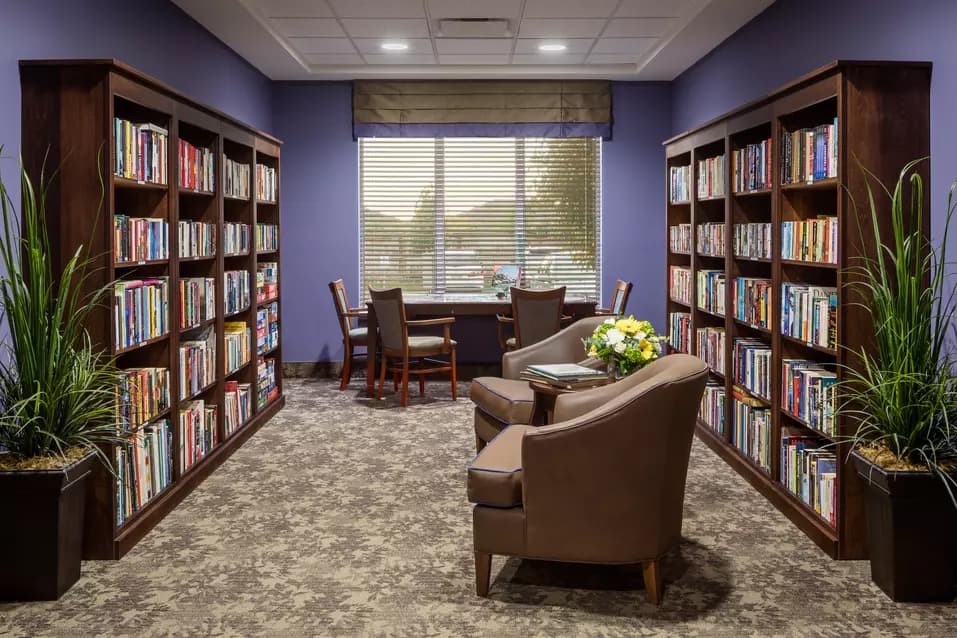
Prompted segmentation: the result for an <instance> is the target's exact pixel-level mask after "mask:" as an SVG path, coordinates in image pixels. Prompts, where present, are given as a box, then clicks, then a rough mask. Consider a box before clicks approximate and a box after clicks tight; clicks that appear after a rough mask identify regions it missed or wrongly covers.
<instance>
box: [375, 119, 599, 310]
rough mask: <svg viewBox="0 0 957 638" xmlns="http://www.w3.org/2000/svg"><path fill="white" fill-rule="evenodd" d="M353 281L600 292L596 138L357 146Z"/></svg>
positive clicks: (410, 287) (392, 141) (443, 288)
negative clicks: (506, 277)
mask: <svg viewBox="0 0 957 638" xmlns="http://www.w3.org/2000/svg"><path fill="white" fill-rule="evenodd" d="M359 172H360V185H359V187H360V194H359V198H360V258H361V267H360V278H361V282H360V283H361V287H362V294H363V298H364V299H365V298H366V297H367V296H368V292H367V291H368V289H369V288H391V287H393V286H399V287H401V288H402V289H403V290H404V291H405V292H407V293H454V292H482V291H491V290H495V282H493V274H494V273H495V272H496V270H497V269H498V267H500V266H502V265H517V266H519V268H520V269H521V272H522V279H523V280H522V282H521V283H522V285H524V286H525V287H530V288H551V287H555V286H567V287H568V294H569V295H576V296H592V297H595V298H597V297H598V293H599V277H600V272H599V264H600V263H601V255H600V245H601V241H600V239H601V238H600V229H601V212H600V211H601V140H600V138H597V137H589V138H360V140H359Z"/></svg>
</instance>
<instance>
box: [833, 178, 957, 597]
mask: <svg viewBox="0 0 957 638" xmlns="http://www.w3.org/2000/svg"><path fill="white" fill-rule="evenodd" d="M919 162H920V161H919V160H918V161H915V162H911V163H909V164H907V165H906V166H905V167H904V169H903V170H902V171H901V173H900V176H899V178H898V180H897V184H896V185H895V187H894V190H893V192H891V191H889V190H888V189H887V188H886V187H885V186H884V185H883V184H880V182H879V180H877V179H876V178H875V177H874V176H873V175H872V174H869V173H866V172H865V174H866V181H867V193H868V205H869V208H870V222H871V223H870V226H869V227H867V228H863V229H862V232H867V231H871V232H873V235H874V240H875V244H874V245H875V246H876V249H875V250H874V251H873V254H868V255H866V256H865V257H864V258H863V259H862V260H861V262H860V263H858V264H856V265H854V266H852V267H851V268H849V269H848V275H849V276H850V278H851V281H850V282H849V284H848V285H849V286H850V287H851V288H852V289H853V290H855V291H856V292H857V293H859V301H860V305H861V306H862V307H863V308H866V312H868V313H869V315H870V318H871V322H872V324H873V331H874V341H873V348H872V349H870V350H866V349H862V350H861V351H859V352H853V353H850V354H851V355H852V356H853V357H854V358H856V359H857V362H856V364H855V365H853V366H848V367H847V368H846V370H845V381H844V383H843V384H842V392H843V395H842V397H843V400H842V407H841V411H842V412H843V413H844V414H846V415H847V416H849V417H850V418H852V419H853V420H854V421H855V422H856V424H857V428H856V432H855V434H854V435H853V436H852V437H850V442H851V444H852V449H853V453H852V456H853V459H854V464H855V467H856V468H857V472H858V473H859V474H860V475H861V476H862V477H863V478H864V480H865V482H866V491H867V494H866V499H865V502H866V511H867V528H868V551H869V554H870V560H871V577H872V579H873V581H874V582H875V583H876V584H877V585H878V586H879V587H880V588H881V589H882V590H883V591H884V592H885V593H886V594H887V595H888V596H890V597H891V598H892V599H894V600H895V601H931V600H936V601H949V600H953V599H954V597H955V595H957V589H955V585H957V545H955V543H954V540H955V538H957V376H955V374H957V367H955V363H957V357H955V346H954V340H953V339H954V337H955V336H957V331H955V323H954V316H955V311H957V306H955V290H954V283H953V280H952V278H951V276H949V275H948V273H947V268H948V266H951V267H952V265H949V264H948V263H947V259H946V257H947V255H946V251H947V240H948V237H949V232H950V222H951V219H952V217H953V214H954V209H955V204H954V203H953V197H954V191H955V187H957V182H955V184H954V185H953V186H951V190H950V196H949V197H948V201H947V215H946V219H945V223H944V231H943V237H941V238H940V242H939V244H937V245H936V246H935V245H932V244H931V242H930V240H929V239H928V237H927V236H926V235H925V232H924V226H925V221H926V219H925V217H924V215H925V212H924V200H923V198H924V193H923V182H922V180H921V176H920V174H919V173H918V167H919ZM872 182H873V183H876V184H877V185H878V186H879V188H876V189H872V187H871V184H872ZM888 204H889V212H890V216H889V219H887V218H885V222H889V226H885V227H884V228H882V224H881V220H882V215H881V211H886V210H887V206H888ZM883 214H884V215H886V214H887V213H886V212H885V213H883ZM888 228H889V232H888ZM862 239H863V238H862Z"/></svg>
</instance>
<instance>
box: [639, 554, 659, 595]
mask: <svg viewBox="0 0 957 638" xmlns="http://www.w3.org/2000/svg"><path fill="white" fill-rule="evenodd" d="M641 571H642V574H643V575H644V577H645V594H646V595H647V596H648V602H649V603H651V604H652V605H660V604H661V565H660V561H658V560H649V561H646V562H644V563H642V564H641Z"/></svg>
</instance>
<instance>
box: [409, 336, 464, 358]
mask: <svg viewBox="0 0 957 638" xmlns="http://www.w3.org/2000/svg"><path fill="white" fill-rule="evenodd" d="M444 345H446V344H445V340H444V339H443V338H442V337H433V336H424V337H413V336H411V335H410V336H409V354H411V355H415V354H416V353H418V352H421V351H423V350H430V351H431V350H436V349H440V348H442V347H443V346H444ZM448 345H450V346H456V345H458V343H457V342H456V341H455V339H449V343H448ZM429 354H431V352H430V353H429Z"/></svg>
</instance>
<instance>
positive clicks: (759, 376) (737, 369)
mask: <svg viewBox="0 0 957 638" xmlns="http://www.w3.org/2000/svg"><path fill="white" fill-rule="evenodd" d="M734 382H735V383H738V384H740V385H742V386H744V387H745V388H746V389H747V390H749V391H750V392H752V393H754V394H756V395H757V396H759V397H761V398H762V399H764V400H765V401H767V402H769V403H770V401H771V346H769V345H768V344H766V343H764V342H763V341H759V340H757V339H735V340H734Z"/></svg>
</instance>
